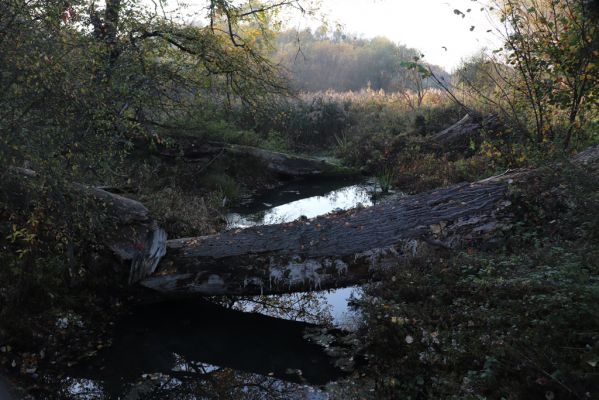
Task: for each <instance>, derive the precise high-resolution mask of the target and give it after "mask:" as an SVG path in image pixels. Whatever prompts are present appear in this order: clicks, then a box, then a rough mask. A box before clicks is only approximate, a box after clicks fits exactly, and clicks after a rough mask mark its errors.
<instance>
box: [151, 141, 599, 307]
mask: <svg viewBox="0 0 599 400" xmlns="http://www.w3.org/2000/svg"><path fill="white" fill-rule="evenodd" d="M598 159H599V146H597V147H595V148H593V149H590V150H587V151H585V152H583V153H581V154H579V155H578V156H576V157H574V158H572V162H573V163H575V164H579V165H589V164H591V163H596V162H597V160H598ZM534 175H535V171H534V170H517V171H512V172H509V173H505V174H502V175H499V176H495V177H492V178H488V179H485V180H482V181H479V182H475V183H463V184H459V185H455V186H451V187H448V188H443V189H438V190H433V191H430V192H427V193H421V194H418V195H414V196H409V197H394V198H390V199H388V200H386V201H385V202H383V203H381V204H378V205H376V206H373V207H369V208H363V209H355V210H350V211H348V212H344V213H339V214H329V215H325V216H321V217H318V218H314V219H311V220H297V221H294V222H291V223H284V224H277V225H266V226H257V227H251V228H247V229H238V230H230V231H227V232H224V233H221V234H217V235H211V236H204V237H197V238H186V239H175V240H170V241H168V242H167V252H166V256H165V257H164V259H163V260H162V261H161V263H160V265H159V267H158V269H157V270H156V272H155V273H154V274H153V275H152V276H150V277H149V278H146V279H144V280H142V281H141V284H142V285H143V286H145V287H148V288H151V289H154V290H157V291H159V292H162V293H164V294H169V295H193V294H196V295H211V296H212V295H259V294H276V293H286V292H295V291H309V290H318V289H329V288H335V287H343V286H348V285H356V284H360V283H363V282H365V281H367V280H369V279H371V278H372V277H373V276H376V274H377V273H378V272H380V271H383V270H385V269H387V268H390V267H396V266H397V265H398V264H401V263H402V262H405V261H407V260H409V259H410V258H413V257H417V256H418V255H420V254H422V253H423V252H426V251H427V250H428V249H430V248H431V247H433V248H444V249H449V250H453V249H459V248H464V247H472V246H475V245H477V244H478V243H481V242H485V243H489V242H493V241H498V240H500V239H501V236H502V232H504V231H506V230H507V229H509V228H510V227H511V226H512V225H513V223H514V222H517V221H514V213H513V208H512V201H513V198H512V195H511V194H510V188H511V187H514V188H524V187H526V185H527V182H528V183H530V180H531V179H532V178H533V177H534Z"/></svg>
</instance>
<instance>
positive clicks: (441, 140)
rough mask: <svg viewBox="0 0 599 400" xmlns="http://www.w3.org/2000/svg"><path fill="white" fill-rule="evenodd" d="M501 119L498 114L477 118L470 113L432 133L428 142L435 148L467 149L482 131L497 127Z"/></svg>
mask: <svg viewBox="0 0 599 400" xmlns="http://www.w3.org/2000/svg"><path fill="white" fill-rule="evenodd" d="M498 125H499V121H498V119H497V116H496V115H487V116H486V117H484V118H482V119H481V120H476V119H475V118H473V117H472V116H471V115H470V114H466V116H464V118H462V119H461V120H459V121H458V122H456V123H455V124H453V125H452V126H450V127H449V128H447V129H444V130H442V131H441V132H438V133H435V134H433V135H431V136H430V137H429V138H428V140H427V144H428V145H429V146H430V147H431V148H432V149H434V150H444V151H446V150H465V149H467V148H468V146H469V144H470V141H471V140H474V139H476V137H477V135H479V134H480V133H481V131H482V130H483V129H484V130H489V131H493V130H495V129H497V127H498Z"/></svg>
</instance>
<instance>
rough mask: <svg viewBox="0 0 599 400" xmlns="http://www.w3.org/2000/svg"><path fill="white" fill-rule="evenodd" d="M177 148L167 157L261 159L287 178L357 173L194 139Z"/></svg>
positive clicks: (179, 141) (167, 150) (182, 140)
mask: <svg viewBox="0 0 599 400" xmlns="http://www.w3.org/2000/svg"><path fill="white" fill-rule="evenodd" d="M174 140H175V142H176V146H175V148H164V149H161V151H160V154H161V155H162V156H166V157H183V158H184V159H185V160H188V161H202V160H206V157H210V156H215V155H218V154H221V153H225V154H226V155H228V156H231V157H248V158H252V159H255V160H258V161H259V162H261V163H262V164H263V165H264V168H266V169H267V170H268V171H270V172H272V173H274V174H276V175H281V176H285V177H293V178H299V177H319V176H322V177H326V176H340V175H351V174H356V171H354V170H351V169H349V168H345V167H342V166H339V165H335V164H332V163H330V162H328V161H325V160H321V159H317V158H314V157H305V156H297V155H291V154H285V153H280V152H276V151H270V150H265V149H261V148H258V147H252V146H242V145H238V144H228V143H217V142H206V141H204V140H201V139H200V138H195V137H191V136H179V137H176V138H174Z"/></svg>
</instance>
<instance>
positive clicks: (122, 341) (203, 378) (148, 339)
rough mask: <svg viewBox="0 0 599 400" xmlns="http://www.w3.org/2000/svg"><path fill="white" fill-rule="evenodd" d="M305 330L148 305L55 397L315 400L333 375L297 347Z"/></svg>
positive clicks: (260, 318)
mask: <svg viewBox="0 0 599 400" xmlns="http://www.w3.org/2000/svg"><path fill="white" fill-rule="evenodd" d="M313 326H314V325H309V324H306V323H304V322H296V321H290V320H284V319H277V318H272V317H268V316H264V315H260V314H254V313H243V312H240V311H236V310H231V309H225V308H222V307H219V306H217V305H214V304H211V303H207V302H203V301H172V302H166V303H161V304H152V305H148V306H145V307H141V308H139V309H137V310H135V312H134V313H132V314H131V315H129V316H127V317H126V318H124V319H123V320H122V321H120V322H119V324H118V325H117V327H116V328H115V330H116V332H115V336H114V342H113V344H112V346H111V347H110V348H108V349H105V350H102V351H100V352H99V353H98V354H97V355H96V356H95V357H93V358H91V359H89V360H88V361H86V362H85V363H83V364H79V365H77V366H76V367H74V368H73V369H72V371H69V378H67V379H65V380H63V381H62V389H61V390H62V393H63V394H64V397H65V398H82V399H119V398H127V399H136V398H139V399H154V398H156V399H170V398H172V399H188V398H189V399H199V398H207V399H211V398H219V399H223V398H225V399H229V398H230V399H308V398H309V399H322V398H325V397H324V396H325V395H324V394H323V393H322V392H321V391H320V390H319V389H318V388H317V387H318V386H319V385H324V384H326V383H327V382H329V381H332V380H334V379H336V378H338V377H340V376H341V371H339V370H338V369H337V368H335V367H334V366H333V364H332V360H331V359H330V358H329V357H328V356H327V355H326V354H325V353H324V351H323V349H322V348H321V347H320V346H318V345H316V344H314V343H311V342H309V341H308V340H306V339H304V333H305V330H306V328H310V327H313ZM167 395H168V397H166V396H167ZM161 396H162V397H161Z"/></svg>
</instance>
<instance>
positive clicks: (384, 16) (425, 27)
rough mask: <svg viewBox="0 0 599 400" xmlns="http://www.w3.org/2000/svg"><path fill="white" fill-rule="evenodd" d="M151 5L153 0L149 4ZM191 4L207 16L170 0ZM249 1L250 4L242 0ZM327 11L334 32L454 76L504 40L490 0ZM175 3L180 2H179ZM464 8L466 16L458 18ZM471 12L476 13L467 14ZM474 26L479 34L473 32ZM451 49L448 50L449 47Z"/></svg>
mask: <svg viewBox="0 0 599 400" xmlns="http://www.w3.org/2000/svg"><path fill="white" fill-rule="evenodd" d="M143 1H144V2H145V3H146V4H150V3H151V0H143ZM167 1H168V3H170V4H171V5H174V4H179V5H183V4H186V5H187V7H186V8H185V12H184V14H186V15H187V17H185V19H186V20H188V21H198V20H201V19H203V18H204V17H205V15H206V13H205V8H204V7H205V5H206V0H167ZM237 1H238V2H241V3H244V2H245V1H247V0H237ZM320 1H321V4H322V7H321V10H320V11H321V13H324V14H325V18H326V20H327V22H328V24H329V27H330V28H331V29H332V30H334V28H335V25H336V24H337V23H338V24H340V25H342V26H343V28H344V30H345V31H346V32H349V33H352V34H357V35H360V36H363V37H367V38H369V37H374V36H386V37H387V38H389V39H391V40H392V41H394V42H396V43H401V44H405V45H407V46H408V47H414V48H417V49H418V50H420V51H421V52H422V53H423V54H424V55H425V60H426V61H428V62H430V63H432V64H437V65H440V66H442V67H443V68H445V69H446V70H448V72H451V70H452V69H453V68H455V67H456V66H457V65H458V64H459V63H460V61H461V60H462V59H463V58H467V57H468V56H471V55H474V54H476V53H477V52H478V51H479V50H480V49H481V48H485V47H486V48H489V49H495V48H497V47H500V43H501V41H500V40H499V39H498V38H497V37H496V36H495V35H494V34H493V33H487V30H488V29H492V26H491V22H490V21H489V19H488V15H487V14H486V13H484V12H482V11H481V10H480V9H481V7H482V5H483V2H484V1H485V0H320ZM173 3H174V4H173ZM455 9H459V10H461V11H462V12H463V13H464V14H465V17H464V18H462V17H461V16H459V15H456V14H454V12H453V10H455ZM468 9H471V11H470V12H466V10H468ZM321 23H322V22H321V20H320V19H309V18H308V17H299V16H297V15H296V16H293V17H291V19H290V21H289V24H290V28H297V29H304V28H306V27H310V28H317V27H318V26H319V25H320V24H321ZM472 26H474V27H475V28H474V30H473V31H470V28H471V27H472ZM443 46H445V47H446V48H447V50H445V49H444V48H443Z"/></svg>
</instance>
